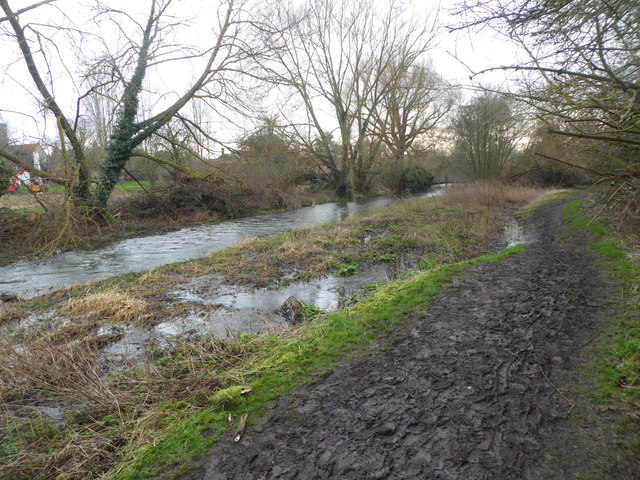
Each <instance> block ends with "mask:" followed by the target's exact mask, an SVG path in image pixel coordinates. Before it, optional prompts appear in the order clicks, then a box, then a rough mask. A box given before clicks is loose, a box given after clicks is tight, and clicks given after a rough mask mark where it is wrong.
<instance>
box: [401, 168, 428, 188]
mask: <svg viewBox="0 0 640 480" xmlns="http://www.w3.org/2000/svg"><path fill="white" fill-rule="evenodd" d="M432 184H433V174H432V173H431V172H429V171H428V170H427V169H426V168H424V167H423V166H421V165H413V166H411V167H407V168H405V169H404V170H403V171H402V176H401V177H400V190H401V191H403V192H411V193H421V192H426V191H427V190H429V188H430V187H431V185H432Z"/></svg>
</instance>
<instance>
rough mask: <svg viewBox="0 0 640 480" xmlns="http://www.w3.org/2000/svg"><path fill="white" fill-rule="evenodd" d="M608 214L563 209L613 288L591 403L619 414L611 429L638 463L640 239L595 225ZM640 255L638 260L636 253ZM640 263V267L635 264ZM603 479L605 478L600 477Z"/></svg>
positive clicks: (581, 204)
mask: <svg viewBox="0 0 640 480" xmlns="http://www.w3.org/2000/svg"><path fill="white" fill-rule="evenodd" d="M598 210H600V211H601V210H602V209H601V208H595V205H590V203H589V201H588V200H584V199H582V200H576V201H573V202H570V203H568V204H567V205H566V206H565V207H564V210H563V217H564V221H565V222H566V224H567V225H568V226H570V228H572V229H578V230H583V231H586V232H587V233H588V234H589V236H590V238H591V245H590V248H591V249H592V250H593V251H594V252H595V253H596V254H597V255H598V257H599V258H600V260H601V262H602V264H603V268H604V269H605V271H606V272H607V273H608V276H609V278H610V282H611V284H612V286H613V291H612V296H613V298H612V301H613V306H612V310H611V314H610V316H609V317H608V319H607V324H606V331H605V333H604V334H603V335H602V337H601V338H599V339H598V341H597V342H596V347H594V351H593V354H592V357H593V361H592V363H591V364H590V365H589V367H588V369H587V371H586V376H587V377H588V378H589V379H590V381H591V382H592V383H593V385H594V388H593V389H592V390H591V392H590V395H591V403H592V404H593V405H594V406H595V407H596V408H597V409H599V410H602V411H605V410H606V411H610V412H614V414H613V416H612V417H611V418H613V423H614V424H615V425H614V426H613V427H611V426H610V427H609V428H611V432H612V435H613V438H614V439H615V441H616V442H617V443H618V448H619V450H620V451H622V452H625V453H626V454H627V455H629V458H636V459H637V454H638V452H640V290H639V288H638V285H640V266H639V265H638V257H637V252H638V248H640V243H638V241H637V240H638V239H637V238H636V239H633V238H624V237H623V236H622V235H620V234H617V233H616V231H615V230H614V229H612V228H610V227H608V226H607V225H606V224H605V223H604V222H602V221H598V220H595V219H594V217H593V215H594V212H596V211H598ZM634 251H635V252H636V255H635V257H634V256H633V252H634ZM634 258H635V262H634V260H633V259H634ZM598 478H600V477H598Z"/></svg>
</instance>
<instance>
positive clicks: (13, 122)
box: [0, 0, 516, 141]
mask: <svg viewBox="0 0 640 480" xmlns="http://www.w3.org/2000/svg"><path fill="white" fill-rule="evenodd" d="M35 1H36V0H10V4H11V6H12V8H13V9H14V10H18V9H20V8H22V7H24V6H27V5H31V4H32V3H34V2H35ZM376 1H383V0H373V2H374V4H375V2H376ZM105 3H107V4H108V6H109V7H110V8H122V9H123V10H125V11H126V12H127V13H129V14H131V15H132V16H135V17H136V18H138V19H140V21H141V22H142V21H144V20H143V19H144V16H145V15H146V13H147V9H148V5H149V3H148V2H147V1H143V0H128V1H125V0H106V1H105ZM213 3H215V2H213V1H211V0H176V5H175V8H173V10H172V12H171V13H173V14H176V15H178V13H179V14H180V15H181V18H180V19H179V20H181V21H184V22H185V24H184V25H183V26H182V27H179V28H177V29H176V36H179V38H177V40H178V41H180V42H181V43H189V44H193V45H197V44H198V43H199V42H203V41H204V40H205V39H206V37H207V36H208V35H209V34H210V32H211V27H210V25H211V23H212V22H213V21H214V19H215V16H216V14H215V8H214V7H212V6H211V5H212V4H213ZM407 4H409V6H410V7H411V8H412V9H413V11H414V12H415V13H414V15H420V12H425V15H427V14H428V12H429V11H430V10H431V9H434V8H438V5H439V4H442V6H443V7H444V8H442V7H441V8H440V10H439V11H438V18H439V19H440V22H441V24H443V25H446V24H451V23H453V22H455V21H456V20H455V19H453V18H452V17H450V16H449V14H448V12H447V7H453V6H454V4H455V2H454V1H448V2H447V1H446V0H444V1H443V2H438V1H437V0H409V1H407ZM55 5H56V7H57V8H59V9H60V10H62V11H64V13H65V15H66V16H67V18H65V16H63V15H61V14H60V13H59V12H58V11H57V9H56V8H54V7H51V6H46V7H42V8H40V9H38V10H35V11H32V12H28V13H26V14H24V15H22V17H21V21H22V22H23V23H26V22H27V21H28V22H34V23H38V24H40V25H42V24H45V23H53V24H62V25H65V26H73V25H75V26H77V27H78V28H79V29H81V30H83V31H88V32H91V33H96V34H97V37H95V38H91V36H89V37H88V38H86V39H85V40H84V41H83V42H82V43H81V44H78V43H77V40H76V41H75V42H74V43H69V40H68V38H66V36H65V35H62V34H61V33H60V32H56V31H55V30H52V29H48V28H44V27H41V26H38V28H39V29H40V30H41V31H42V32H44V33H46V34H48V35H51V38H53V39H54V40H55V43H56V45H57V47H58V51H52V52H51V53H52V54H55V55H59V58H60V59H62V60H63V61H64V63H65V64H67V65H69V66H73V65H74V64H75V56H76V54H77V53H78V52H77V50H79V51H81V53H82V55H84V56H87V55H91V54H92V53H94V54H95V53H97V52H99V51H100V41H101V39H104V40H105V42H106V43H108V44H109V45H110V46H111V47H114V46H117V45H118V43H121V42H117V38H118V33H117V31H116V30H115V29H114V26H113V25H111V24H108V23H105V22H102V23H96V22H95V21H93V20H92V17H93V15H94V14H95V11H92V10H91V8H90V6H91V5H94V4H93V3H91V2H90V1H89V0H80V1H74V0H59V1H58V2H56V3H55ZM184 12H186V15H187V17H188V18H184ZM0 16H1V15H0ZM176 20H178V19H176ZM121 27H122V29H123V30H126V31H132V30H134V29H135V27H134V24H133V23H132V22H125V23H123V24H122V26H121ZM11 40H12V39H10V38H8V37H7V36H0V52H2V54H1V56H0V88H1V89H0V109H2V110H3V111H0V118H1V120H0V121H2V122H4V123H7V124H8V125H9V129H10V132H11V133H12V134H13V136H14V137H15V138H16V139H18V140H23V141H29V140H35V139H36V138H39V137H42V136H43V135H45V136H48V137H49V138H54V137H55V135H56V132H55V129H54V128H53V127H52V126H51V125H50V124H44V123H43V122H42V120H41V115H39V113H38V112H39V111H40V107H39V99H37V98H36V97H35V96H34V95H33V92H34V91H35V87H34V86H33V83H32V81H31V79H30V77H29V76H28V74H27V71H26V67H25V65H24V62H23V61H22V59H21V58H19V54H18V51H17V49H16V46H15V42H13V43H12V41H11ZM515 52H516V50H515V47H513V46H512V45H511V44H508V43H506V42H505V41H502V40H499V39H497V38H496V37H495V36H492V35H491V33H490V32H489V31H483V32H480V33H469V32H466V31H465V32H461V31H454V32H451V33H449V32H448V31H447V29H445V28H442V29H441V33H440V35H439V37H438V45H437V46H436V47H435V48H434V49H433V50H432V52H431V55H430V56H431V58H432V60H433V65H434V67H435V69H436V71H438V73H440V74H441V75H442V76H443V77H445V78H446V79H447V80H449V81H451V82H453V83H456V84H459V85H467V86H468V85H470V81H469V78H468V77H469V70H468V68H467V67H469V68H470V69H472V70H474V71H479V70H482V69H486V68H489V67H492V66H498V65H503V64H509V63H512V62H513V59H514V58H515V55H516V53H515ZM456 57H457V58H456ZM52 65H53V67H54V68H53V69H54V70H55V71H56V78H54V79H53V80H54V84H55V95H56V97H57V98H59V99H60V103H61V104H62V106H63V109H64V110H65V113H67V115H68V116H73V114H74V112H75V98H77V96H78V93H77V92H78V91H84V90H83V88H82V86H81V85H79V84H78V80H77V77H78V76H77V71H69V72H67V71H65V70H64V69H62V68H58V67H60V66H61V62H60V60H59V59H57V58H55V57H54V58H53V59H52ZM199 65H200V64H196V65H195V68H193V67H190V66H189V65H187V64H185V63H182V64H180V65H177V64H171V65H170V66H169V67H168V68H166V67H163V68H160V69H158V70H157V71H156V72H155V75H153V73H151V74H150V75H148V76H147V78H148V79H149V81H150V82H153V86H154V88H155V89H156V90H157V91H158V92H169V93H168V95H167V96H166V97H165V98H163V99H160V100H159V101H160V102H163V101H169V100H170V99H171V98H175V96H176V95H177V92H179V91H182V90H184V86H185V85H186V84H187V83H188V82H189V80H190V79H191V78H193V77H194V75H195V74H196V73H195V72H196V71H197V70H198V68H197V67H198V66H199ZM465 65H466V66H465ZM70 68H72V67H70ZM69 73H71V77H73V78H74V79H76V85H75V87H74V85H73V83H72V82H71V81H70V75H69ZM505 78H506V77H505V74H504V73H503V72H493V73H490V74H486V75H483V76H480V77H477V78H476V81H481V82H482V83H483V84H493V85H499V84H501V83H503V82H504V81H505ZM171 92H173V93H171ZM65 99H66V100H65ZM14 112H22V113H24V115H21V114H17V113H14ZM216 123H217V124H218V125H217V126H218V128H223V126H226V127H228V122H226V121H225V120H224V119H219V120H216V119H214V128H215V126H216ZM246 126H247V127H249V125H246Z"/></svg>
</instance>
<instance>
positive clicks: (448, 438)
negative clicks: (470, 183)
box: [183, 205, 622, 480]
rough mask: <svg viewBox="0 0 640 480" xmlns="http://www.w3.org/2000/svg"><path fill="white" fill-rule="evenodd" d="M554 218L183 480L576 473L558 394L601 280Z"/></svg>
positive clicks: (595, 322)
mask: <svg viewBox="0 0 640 480" xmlns="http://www.w3.org/2000/svg"><path fill="white" fill-rule="evenodd" d="M559 218H560V206H558V205H554V206H547V207H543V208H542V209H540V210H539V211H538V213H537V214H536V215H535V217H534V218H533V219H532V221H531V224H530V226H529V228H530V234H531V237H532V242H531V243H530V245H529V247H528V249H527V251H526V252H525V253H524V254H521V255H515V256H512V257H509V258H507V259H506V260H504V261H502V262H500V263H494V264H485V265H479V266H475V267H472V268H470V269H468V270H466V271H465V272H464V273H463V274H461V275H459V276H458V277H457V278H455V279H454V281H453V285H452V286H451V287H450V288H449V289H448V290H447V291H446V292H445V293H444V294H443V295H442V296H441V298H440V299H439V300H437V301H436V302H435V304H434V305H433V306H432V307H430V308H429V309H428V311H426V312H424V313H423V314H421V315H419V316H418V317H417V318H415V319H412V320H411V321H408V322H407V323H406V324H405V326H404V327H403V328H401V329H400V330H399V331H397V332H396V333H395V334H394V335H393V336H392V337H391V338H388V339H384V340H380V341H378V342H377V344H375V345H374V346H372V348H371V350H370V351H369V353H368V354H366V355H364V356H360V357H359V358H355V359H352V360H349V361H347V362H345V363H343V364H341V365H339V366H337V367H336V368H335V369H333V370H332V371H330V372H328V373H326V374H325V375H323V376H322V377H321V378H319V379H318V380H316V381H315V382H314V383H313V384H311V385H308V386H307V387H304V388H302V389H300V390H298V391H297V392H295V393H294V394H292V395H289V396H287V397H285V398H282V399H280V400H279V401H278V402H277V403H276V404H275V405H274V406H273V408H272V413H271V415H270V416H269V418H267V419H265V420H264V421H263V422H261V423H260V424H259V425H258V426H255V427H251V428H249V429H247V431H246V433H245V435H244V436H243V438H242V439H241V441H240V442H239V443H237V444H236V443H233V442H232V441H231V434H230V435H229V437H228V438H225V439H223V440H222V441H221V442H220V443H219V444H217V445H216V446H214V447H213V449H212V450H211V451H210V452H209V453H208V454H207V458H206V459H205V460H203V461H202V463H201V464H200V465H199V466H197V467H196V468H195V469H194V470H193V471H191V472H190V473H189V474H187V475H185V476H184V477H183V479H185V480H186V479H202V478H206V479H276V478H278V479H307V478H336V479H337V478H339V479H376V478H379V479H391V478H393V479H405V478H424V479H448V480H452V479H465V480H473V479H487V480H489V479H503V480H504V479H541V478H544V479H563V478H574V477H573V474H574V473H575V472H576V470H582V471H587V470H589V463H590V462H591V460H592V458H593V457H592V453H593V452H589V451H588V449H583V448H575V442H574V440H575V438H576V435H575V429H576V428H578V427H576V426H575V425H574V420H573V416H574V412H575V408H574V407H575V405H574V402H576V400H575V397H573V396H572V395H571V394H570V393H567V390H565V386H566V385H570V384H572V382H574V381H576V378H577V372H578V371H579V370H580V368H581V367H582V365H583V362H584V356H585V353H584V351H585V348H586V347H585V345H587V344H589V342H590V340H591V339H593V337H594V335H596V334H597V332H599V331H600V329H601V328H602V317H603V315H604V314H605V305H606V298H605V295H606V283H605V279H604V278H603V275H602V274H601V273H600V272H599V271H598V268H597V267H596V266H595V262H594V259H593V258H591V257H590V255H589V254H588V253H587V252H586V251H585V245H586V240H585V238H584V237H583V236H581V235H580V234H576V235H573V236H571V237H564V236H563V232H562V227H561V224H560V220H559ZM561 237H562V238H561ZM558 448H560V449H561V450H560V451H559V450H558ZM619 478H622V477H619Z"/></svg>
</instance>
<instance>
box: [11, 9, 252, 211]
mask: <svg viewBox="0 0 640 480" xmlns="http://www.w3.org/2000/svg"><path fill="white" fill-rule="evenodd" d="M0 8H1V9H2V12H3V13H4V17H2V18H0V30H1V32H0V33H1V34H2V36H3V37H4V39H3V42H13V45H8V44H7V50H9V49H10V48H12V47H13V48H14V50H15V51H16V54H17V55H19V56H20V57H21V58H20V62H21V63H22V64H23V65H24V66H25V67H26V70H27V72H28V75H29V77H30V81H31V83H32V85H33V87H32V88H31V89H29V91H30V92H31V94H33V95H35V96H36V97H37V100H38V101H39V103H40V104H41V105H42V107H43V111H44V112H45V113H46V114H47V115H48V116H50V117H53V118H54V119H55V124H56V126H57V129H58V130H59V142H60V149H61V151H62V155H63V157H64V158H65V164H66V165H67V167H68V168H67V169H66V170H65V174H64V175H54V174H53V173H51V172H44V171H38V170H37V169H34V168H33V167H32V166H28V165H25V164H23V163H22V162H21V159H20V158H18V157H16V156H15V155H13V154H12V153H11V151H10V149H0V157H2V158H4V159H6V160H7V161H9V162H11V163H13V164H14V165H16V166H17V167H23V168H24V167H28V169H29V171H31V172H32V173H33V174H35V175H40V176H42V177H44V178H47V179H49V180H50V181H53V182H57V183H61V184H63V185H65V187H66V188H67V189H68V191H69V192H70V194H71V198H72V200H73V205H74V207H75V208H76V210H78V209H80V210H82V211H84V212H85V213H86V214H87V216H88V217H89V218H92V219H93V220H97V221H100V222H102V221H105V220H106V219H107V218H108V213H107V202H108V200H109V198H110V196H111V194H112V192H113V189H114V187H115V185H116V183H117V181H118V179H119V178H120V175H121V173H122V172H123V170H124V169H125V167H126V165H127V162H129V160H130V159H131V158H132V157H134V156H138V155H141V154H144V155H146V156H147V157H148V158H149V157H150V158H151V159H152V160H153V161H157V162H161V163H163V164H165V165H170V166H171V167H174V168H178V169H181V168H182V169H184V167H183V166H181V165H180V164H175V165H172V164H171V162H170V160H167V159H162V158H154V157H153V156H151V155H149V154H148V152H138V151H137V149H139V147H140V146H141V145H142V144H143V142H145V141H146V140H147V139H149V138H150V137H152V136H153V135H157V134H159V133H160V132H161V131H162V129H163V127H165V126H166V125H167V124H168V123H169V122H171V121H172V119H175V118H181V119H183V120H184V121H185V122H189V119H188V118H187V116H181V112H183V111H184V109H185V106H187V105H188V104H189V103H190V102H191V101H193V100H194V99H199V100H201V101H204V102H207V105H208V106H209V107H210V108H212V109H214V110H215V109H219V110H225V109H234V108H236V107H237V105H238V104H242V102H243V100H242V98H243V97H242V95H240V85H241V82H240V80H239V77H241V76H242V75H243V74H245V73H246V72H247V63H248V61H249V60H250V59H251V58H253V57H255V56H256V55H259V52H258V51H257V49H256V48H255V44H252V41H251V40H252V37H251V35H250V34H249V32H248V30H250V29H251V28H252V26H253V25H254V24H252V23H251V22H250V21H249V19H248V17H247V15H248V14H247V9H246V2H243V1H242V0H221V1H220V2H219V6H218V8H217V11H215V12H214V15H212V17H208V22H207V23H208V27H209V28H208V29H207V31H206V32H205V33H204V34H203V35H201V36H199V38H198V43H197V44H188V43H186V42H184V41H179V40H178V37H179V33H180V32H184V31H188V28H189V27H190V26H191V25H189V24H188V22H187V20H186V19H184V18H182V17H181V16H180V15H181V13H182V12H181V9H182V8H184V6H181V5H178V3H177V2H174V1H173V0H148V2H147V12H146V14H140V13H139V12H136V6H135V5H129V6H123V8H122V9H118V8H115V7H113V6H107V5H106V4H103V3H101V2H99V1H96V2H95V3H94V4H93V17H92V19H91V21H90V25H89V27H90V28H88V27H87V26H86V25H85V27H84V28H81V27H78V26H77V25H76V22H75V21H74V20H73V18H75V13H74V12H70V11H69V12H66V11H65V9H66V8H68V6H67V5H64V6H63V5H60V6H58V4H57V2H56V0H48V1H42V2H39V3H36V4H33V5H32V6H30V7H26V8H22V9H19V10H15V9H13V8H12V7H11V6H10V4H9V0H0ZM41 9H55V12H54V13H56V14H57V15H60V14H62V15H63V16H64V17H65V18H66V19H69V20H68V21H67V22H66V23H65V24H64V25H61V24H60V23H56V22H54V21H42V20H41V19H39V18H36V17H33V15H35V14H36V13H37V12H38V11H40V10H41ZM72 22H73V23H72ZM61 30H63V31H64V35H66V37H67V38H69V39H70V43H69V45H70V46H71V47H70V48H73V46H74V45H82V46H83V47H84V46H86V47H88V48H77V52H78V57H77V58H75V59H74V61H73V62H71V63H73V64H72V65H68V64H64V63H63V62H64V61H65V60H66V59H67V57H65V55H64V53H61V52H60V48H59V46H58V45H56V44H55V42H56V41H59V38H60V37H61V35H59V34H58V33H60V31H61ZM54 37H57V38H56V39H55V41H54ZM15 46H17V49H16V48H15ZM85 51H87V52H97V53H95V54H93V55H90V54H85V53H84V52H85ZM5 61H7V62H14V61H15V59H10V58H9V59H7V58H6V57H5ZM167 67H168V68H167ZM180 70H190V71H192V72H193V74H192V78H191V79H188V80H186V81H185V80H183V81H182V83H181V84H180V86H179V87H171V89H168V90H166V91H160V90H159V88H160V87H159V85H162V84H164V85H166V82H163V81H162V80H163V79H162V78H159V77H158V75H159V74H161V73H164V74H165V75H166V74H167V72H172V71H173V72H179V71H180ZM64 74H67V77H66V81H67V82H68V83H70V84H72V85H74V88H73V91H74V95H75V99H74V100H73V101H69V100H68V99H66V98H62V97H63V95H59V94H58V92H59V91H62V90H64V86H61V85H59V84H58V81H59V79H60V78H61V77H63V76H64ZM167 88H169V87H167ZM96 96H99V97H100V96H101V97H104V98H108V99H109V102H111V103H112V104H113V108H112V110H111V112H112V114H113V118H112V119H111V120H110V128H109V131H110V135H109V137H108V138H106V139H104V135H103V140H104V149H105V155H104V159H103V160H102V162H101V164H100V168H99V170H100V172H99V177H98V180H97V183H96V184H95V186H94V185H93V184H92V182H91V179H92V178H91V177H92V172H91V171H90V168H89V166H88V164H87V155H86V148H85V145H84V144H83V142H82V141H81V139H80V136H79V128H80V126H81V125H82V121H81V119H82V118H84V117H86V116H91V114H92V112H93V113H95V107H96V104H95V97H96ZM145 98H146V99H147V104H148V105H151V108H145V109H143V108H141V102H142V101H143V99H145ZM1 108H2V105H0V109H1ZM191 128H193V129H199V131H201V127H200V126H197V125H194V124H193V122H191ZM188 173H194V172H188Z"/></svg>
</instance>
